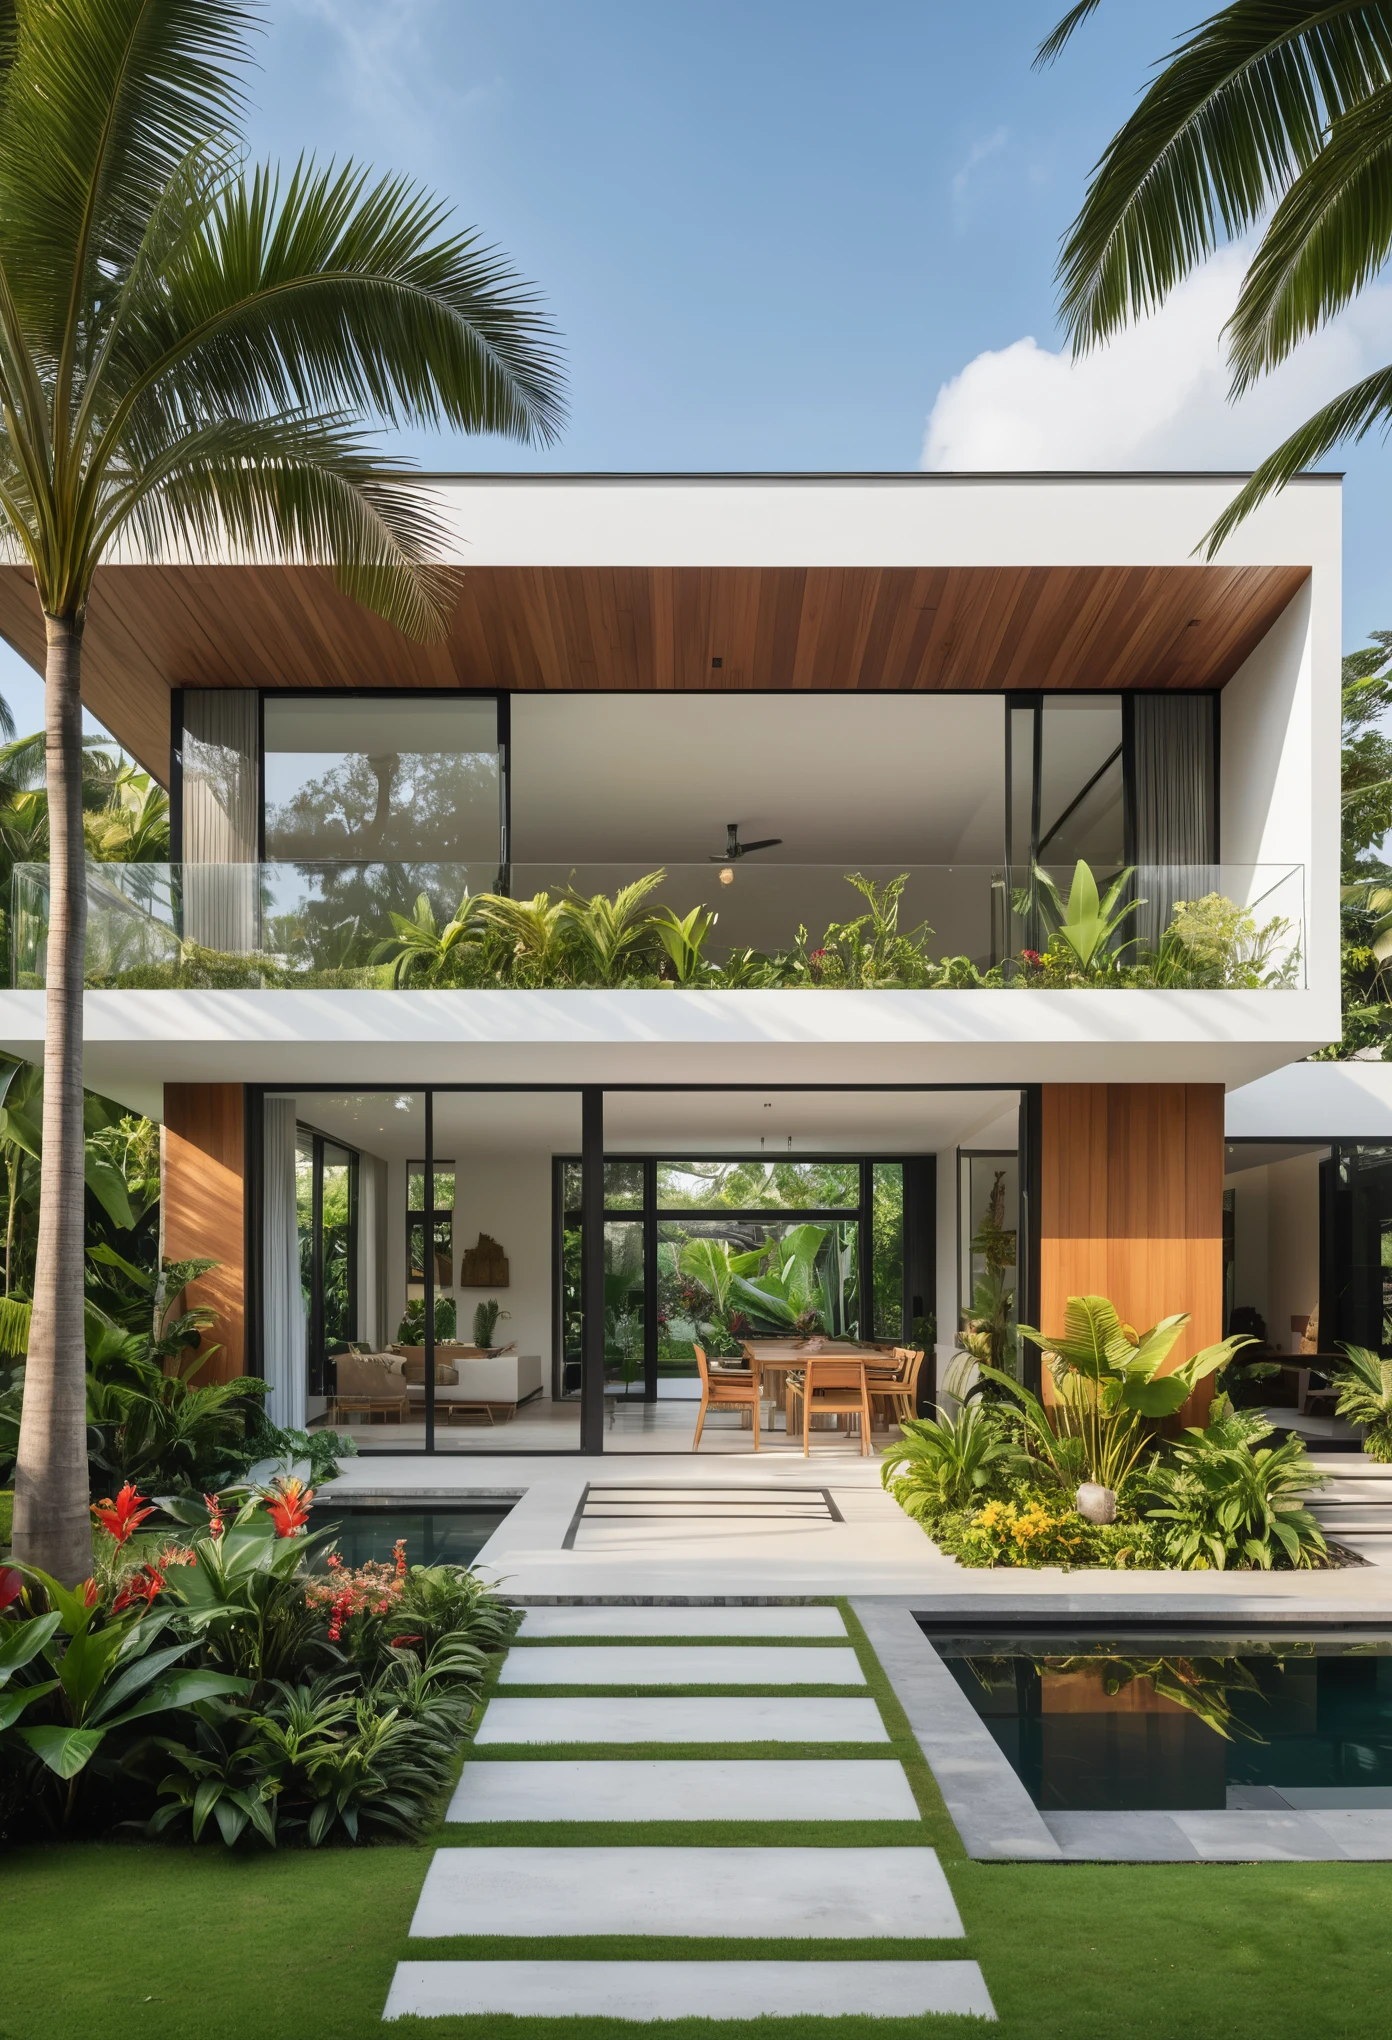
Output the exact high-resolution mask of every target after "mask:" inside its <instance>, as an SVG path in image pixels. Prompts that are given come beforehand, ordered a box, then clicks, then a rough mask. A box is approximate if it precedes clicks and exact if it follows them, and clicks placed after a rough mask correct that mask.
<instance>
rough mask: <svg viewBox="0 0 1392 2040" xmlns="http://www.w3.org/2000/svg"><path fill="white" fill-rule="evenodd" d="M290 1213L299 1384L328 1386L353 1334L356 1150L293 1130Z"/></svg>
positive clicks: (327, 1389) (312, 1388) (314, 1392)
mask: <svg viewBox="0 0 1392 2040" xmlns="http://www.w3.org/2000/svg"><path fill="white" fill-rule="evenodd" d="M295 1212H296V1220H297V1231H298V1235H299V1257H300V1296H301V1304H302V1308H303V1311H304V1322H305V1360H306V1367H307V1379H306V1389H307V1393H308V1394H309V1395H310V1396H311V1397H315V1398H318V1397H328V1396H330V1395H332V1393H333V1373H334V1368H333V1362H334V1360H335V1359H336V1358H337V1357H338V1355H339V1354H340V1353H342V1352H345V1351H346V1350H347V1348H348V1347H349V1346H350V1345H351V1344H352V1342H353V1341H354V1340H355V1339H356V1338H357V1336H358V1156H357V1154H356V1153H355V1152H354V1150H353V1149H352V1148H347V1147H343V1146H341V1145H339V1143H338V1142H336V1141H332V1140H327V1139H325V1137H324V1135H323V1134H321V1133H315V1132H314V1131H313V1130H312V1129H311V1128H309V1127H306V1126H300V1127H297V1129H296V1133H295Z"/></svg>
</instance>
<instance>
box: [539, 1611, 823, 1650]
mask: <svg viewBox="0 0 1392 2040" xmlns="http://www.w3.org/2000/svg"><path fill="white" fill-rule="evenodd" d="M521 1634H522V1635H523V1636H524V1637H525V1638H526V1639H527V1641H528V1642H529V1643H530V1642H532V1641H533V1640H534V1639H535V1640H536V1641H537V1642H544V1641H545V1640H546V1639H547V1638H548V1637H552V1636H836V1637H844V1636H845V1634H846V1625H845V1623H844V1622H843V1621H842V1620H841V1610H840V1609H839V1608H528V1609H527V1611H526V1613H525V1614H524V1615H523V1617H522V1629H521Z"/></svg>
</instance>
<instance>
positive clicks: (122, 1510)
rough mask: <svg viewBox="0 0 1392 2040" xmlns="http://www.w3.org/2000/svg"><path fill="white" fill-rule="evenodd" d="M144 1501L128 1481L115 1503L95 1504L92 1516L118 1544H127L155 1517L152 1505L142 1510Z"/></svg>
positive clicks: (142, 1496) (108, 1501) (109, 1501)
mask: <svg viewBox="0 0 1392 2040" xmlns="http://www.w3.org/2000/svg"><path fill="white" fill-rule="evenodd" d="M144 1500H145V1497H144V1495H140V1494H137V1493H136V1491H135V1489H134V1488H133V1487H132V1486H131V1484H130V1482H129V1481H127V1482H126V1484H125V1486H124V1487H123V1488H122V1489H121V1492H120V1494H119V1495H117V1497H116V1499H115V1501H114V1502H113V1501H111V1500H107V1501H104V1502H93V1504H92V1514H93V1515H94V1516H95V1517H96V1519H97V1521H98V1522H99V1523H100V1524H101V1527H102V1529H103V1530H105V1531H106V1532H107V1534H108V1536H110V1537H114V1538H115V1540H116V1542H117V1543H118V1544H126V1543H128V1542H129V1540H130V1539H131V1538H132V1537H133V1536H134V1535H135V1533H136V1530H137V1529H138V1528H139V1526H140V1524H142V1523H143V1522H144V1521H145V1518H146V1517H147V1516H153V1515H154V1513H155V1511H154V1507H153V1505H152V1504H147V1505H146V1507H145V1508H143V1509H142V1508H141V1506H140V1504H141V1503H142V1502H143V1501H144Z"/></svg>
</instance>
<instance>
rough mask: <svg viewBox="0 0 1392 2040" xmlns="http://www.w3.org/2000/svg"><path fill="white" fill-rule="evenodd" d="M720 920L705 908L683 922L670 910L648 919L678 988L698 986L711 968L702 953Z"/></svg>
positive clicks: (661, 908)
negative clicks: (666, 957) (670, 966)
mask: <svg viewBox="0 0 1392 2040" xmlns="http://www.w3.org/2000/svg"><path fill="white" fill-rule="evenodd" d="M719 919H720V916H719V914H710V913H707V911H706V909H705V908H704V907H693V908H692V909H691V912H690V913H689V914H686V915H684V916H682V917H681V918H678V916H677V915H676V914H675V913H674V912H673V910H672V908H671V907H659V908H658V909H657V911H656V912H655V913H653V914H652V915H650V916H649V919H648V926H649V927H650V928H651V929H652V932H653V934H654V935H656V937H657V939H658V941H659V942H660V943H661V944H662V946H663V948H664V949H665V950H666V952H667V955H668V958H669V960H670V962H671V965H672V975H673V976H674V977H675V978H676V980H677V983H678V984H679V985H691V984H695V983H697V982H698V981H699V979H700V978H702V977H703V976H704V975H705V973H706V970H707V968H708V966H707V964H706V962H705V958H704V956H703V954H702V951H703V950H704V949H705V946H706V938H707V936H708V935H709V934H710V932H711V930H712V929H713V928H714V926H715V924H716V922H717V921H718V920H719Z"/></svg>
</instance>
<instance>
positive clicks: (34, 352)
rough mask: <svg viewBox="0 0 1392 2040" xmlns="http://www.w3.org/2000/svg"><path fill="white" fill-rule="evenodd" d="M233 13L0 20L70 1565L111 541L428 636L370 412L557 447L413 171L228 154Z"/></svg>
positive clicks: (28, 1424) (431, 566)
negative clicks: (86, 1072) (213, 566)
mask: <svg viewBox="0 0 1392 2040" xmlns="http://www.w3.org/2000/svg"><path fill="white" fill-rule="evenodd" d="M251 26H252V16H251V13H250V11H249V9H248V8H247V6H245V5H244V4H242V0H68V4H66V5H64V6H62V7H54V6H53V5H51V4H49V0H8V4H7V6H6V9H5V28H6V33H5V35H4V39H3V46H0V70H2V71H3V87H2V89H0V285H2V286H3V287H2V288H0V386H2V387H3V395H4V409H3V427H4V442H3V443H4V446H5V449H6V459H5V463H4V467H5V473H4V479H3V488H2V489H0V508H2V510H3V526H4V529H5V532H6V534H7V536H8V538H9V540H10V543H11V548H12V550H13V551H14V552H16V553H17V554H18V555H19V556H21V557H22V559H23V560H24V562H25V564H26V565H27V566H28V568H29V569H30V571H31V573H32V575H33V579H34V585H35V591H36V594H37V598H38V601H39V604H40V606H41V608H42V611H43V615H44V622H45V632H46V637H47V644H48V655H47V669H46V692H47V702H48V721H47V756H48V808H49V833H50V844H51V863H50V897H49V925H48V946H47V961H46V966H45V981H46V986H47V995H48V996H47V1014H48V1020H47V1029H48V1031H47V1035H46V1040H45V1069H46V1073H47V1082H46V1085H45V1126H44V1146H45V1149H46V1151H47V1165H46V1166H45V1168H44V1170H43V1175H42V1181H41V1191H40V1217H39V1244H38V1261H37V1268H36V1275H35V1291H34V1322H33V1329H32V1334H31V1340H30V1365H29V1370H28V1375H27V1379H26V1393H25V1400H24V1414H23V1420H22V1427H21V1434H20V1449H19V1458H18V1464H17V1468H16V1492H15V1532H14V1534H15V1539H16V1549H17V1550H18V1551H19V1552H20V1553H22V1554H23V1555H24V1556H25V1557H26V1558H27V1559H29V1560H30V1561H31V1562H41V1563H44V1564H46V1565H47V1567H48V1568H49V1569H50V1570H51V1571H52V1573H53V1574H55V1575H56V1576H58V1577H60V1578H62V1579H63V1580H65V1581H75V1580H77V1579H80V1578H81V1577H83V1575H84V1574H85V1573H86V1571H87V1567H88V1560H89V1554H90V1545H89V1530H88V1522H87V1517H86V1499H87V1495H86V1486H87V1469H86V1438H85V1408H84V1400H85V1383H84V1379H83V1375H84V1368H83V1351H82V1321H81V1297H82V1281H81V1262H82V981H83V953H84V936H85V926H86V873H85V868H84V853H85V843H84V839H83V829H82V807H81V778H82V772H81V761H82V709H81V668H82V634H83V626H84V623H85V620H86V614H87V603H88V597H89V593H90V590H91V587H92V583H93V577H94V575H95V572H96V569H97V567H98V565H99V563H100V562H101V561H102V559H103V558H104V557H106V556H107V555H108V554H109V553H110V551H111V549H112V548H113V547H114V546H115V545H116V544H117V543H119V542H122V541H124V542H126V543H128V544H131V545H133V546H134V547H135V548H136V549H137V550H138V551H139V550H159V549H160V548H161V547H168V546H171V545H172V546H174V547H175V548H177V547H179V546H181V545H182V546H192V547H194V548H201V547H205V546H207V545H214V546H216V548H217V550H218V556H219V557H232V558H248V557H258V556H261V555H262V554H263V553H264V552H265V551H266V550H267V549H270V550H272V551H274V552H275V553H276V554H277V555H278V556H280V557H284V558H290V559H296V560H301V561H305V562H307V563H311V564H316V565H323V566H327V567H329V568H331V569H332V571H333V573H334V575H335V577H336V579H337V581H338V583H339V585H340V586H341V587H342V588H343V589H344V590H345V591H346V592H347V593H348V594H349V595H351V596H352V597H354V598H355V599H357V600H359V601H361V602H363V603H365V604H366V605H367V606H368V607H370V608H372V609H374V610H376V611H377V612H378V613H379V614H380V615H382V616H384V617H386V618H387V619H388V620H390V621H391V622H393V623H395V624H396V625H397V626H398V627H400V628H401V629H402V630H404V631H406V632H408V633H409V634H411V635H413V636H416V637H429V636H440V635H443V634H444V632H445V630H446V628H447V625H448V619H449V614H450V610H451V607H452V604H453V600H454V591H455V586H456V579H457V577H456V575H455V574H454V573H453V572H452V571H451V570H449V569H446V568H443V567H441V566H439V565H438V564H437V562H438V561H440V560H441V559H442V558H443V557H444V556H445V554H446V550H447V548H446V544H445V534H444V531H443V528H442V526H441V523H440V521H439V519H438V517H437V516H436V514H435V512H434V511H433V510H432V508H431V506H430V504H429V502H428V501H427V499H426V498H425V497H424V496H423V495H422V494H420V493H419V492H418V491H415V490H413V489H412V488H411V487H410V486H409V485H408V483H407V481H406V478H405V476H404V474H403V472H402V471H401V467H400V464H399V463H393V462H392V461H390V460H388V459H386V458H384V457H383V456H382V454H381V453H380V452H378V451H375V450H373V449H371V448H370V447H369V445H368V443H367V441H366V440H365V438H364V436H363V434H362V432H361V431H360V430H359V429H358V426H357V421H359V420H361V419H363V418H365V417H367V418H375V419H379V420H381V421H383V422H384V423H386V424H388V425H395V424H398V423H401V422H405V421H412V422H419V423H422V424H425V425H435V424H447V425H450V426H452V427H454V428H456V429H459V430H463V431H478V430H488V431H496V432H502V433H506V434H509V435H511V436H513V437H517V438H523V439H542V440H546V439H549V438H551V437H552V435H553V434H554V432H555V430H556V426H557V423H558V419H559V415H560V406H559V386H558V376H557V370H556V364H555V360H554V356H553V353H552V349H551V342H550V333H549V329H548V328H547V326H546V324H545V322H544V320H543V319H542V317H541V316H540V313H539V311H538V308H537V304H536V301H535V297H534V295H533V294H532V293H531V292H530V291H528V290H526V289H524V288H522V287H520V286H519V284H518V282H517V279H516V278H515V277H514V275H513V274H512V272H511V271H510V270H509V269H508V268H507V267H506V265H505V264H504V263H503V262H502V261H501V260H500V258H499V257H498V256H497V255H496V254H495V253H493V252H491V251H487V250H482V249H480V248H479V246H478V244H477V242H476V240H475V239H474V238H473V237H472V236H469V235H463V236H457V237H455V238H453V239H447V238H445V237H444V235H443V233H442V227H443V221H444V215H443V213H442V211H441V209H440V207H439V206H438V205H437V204H436V203H435V202H434V201H433V200H432V199H430V198H429V197H428V196H427V195H426V194H424V193H423V192H421V191H420V190H419V189H417V188H415V187H413V186H412V185H410V184H409V183H407V182H406V181H404V180H401V179H391V178H388V179H384V180H382V181H380V182H379V183H377V184H375V185H370V184H369V182H368V180H367V178H366V177H365V175H364V174H363V173H362V172H361V171H359V170H357V169H355V168H352V167H351V166H349V167H344V168H341V169H340V168H330V169H319V168H317V167H315V166H313V165H311V164H303V163H302V164H301V165H300V166H299V167H298V168H297V169H296V170H295V171H294V172H293V173H292V174H291V176H290V177H289V178H288V179H286V180H284V181H283V182H282V181H281V180H279V179H278V178H277V176H276V175H275V173H274V172H273V171H271V170H267V169H253V168H249V167H247V166H245V165H244V163H243V160H242V151H241V145H240V140H239V137H238V132H237V131H238V124H239V116H240V111H241V87H240V82H239V70H240V66H241V65H242V63H243V62H244V61H245V57H246V53H247V38H248V32H249V30H250V28H251Z"/></svg>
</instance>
